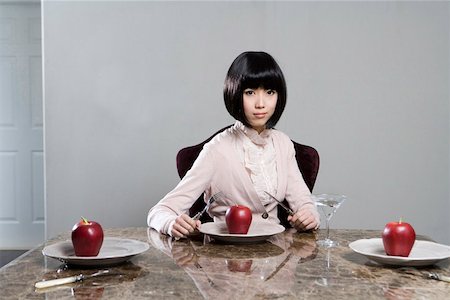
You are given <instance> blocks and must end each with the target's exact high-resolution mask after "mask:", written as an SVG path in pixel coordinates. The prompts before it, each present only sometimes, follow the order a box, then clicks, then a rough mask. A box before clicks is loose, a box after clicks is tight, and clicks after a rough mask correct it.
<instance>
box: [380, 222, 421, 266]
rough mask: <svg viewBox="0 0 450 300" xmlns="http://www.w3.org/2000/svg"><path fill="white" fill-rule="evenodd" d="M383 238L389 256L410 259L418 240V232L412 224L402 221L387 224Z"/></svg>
mask: <svg viewBox="0 0 450 300" xmlns="http://www.w3.org/2000/svg"><path fill="white" fill-rule="evenodd" d="M382 237H383V245H384V250H385V251H386V254H387V255H395V256H404V257H408V256H409V253H410V252H411V249H412V247H413V245H414V242H415V240H416V232H415V231H414V228H412V226H411V225H410V224H408V223H405V222H402V220H400V221H399V222H390V223H387V224H386V226H385V227H384V231H383V234H382Z"/></svg>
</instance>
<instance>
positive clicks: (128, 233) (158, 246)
mask: <svg viewBox="0 0 450 300" xmlns="http://www.w3.org/2000/svg"><path fill="white" fill-rule="evenodd" d="M322 234H323V232H319V234H318V236H319V237H320V236H321V235H322ZM379 235H380V232H378V231H367V230H332V231H331V236H332V237H333V238H335V239H337V240H339V242H340V246H339V247H337V248H331V249H326V248H321V247H318V246H316V239H317V238H318V236H316V234H313V233H302V234H299V233H296V232H295V231H286V232H284V233H282V234H279V235H277V236H274V237H272V238H271V240H270V242H264V243H259V244H252V245H226V244H218V243H215V242H214V241H209V240H208V239H207V238H206V239H203V238H202V237H198V238H197V239H195V240H179V241H172V240H171V239H167V238H166V237H165V236H161V235H159V234H158V233H156V232H154V231H153V230H148V229H147V228H123V229H108V230H105V236H109V237H121V238H130V239H136V240H140V241H144V242H149V243H150V245H151V247H150V249H149V250H148V251H146V252H145V253H142V254H140V255H138V256H135V257H133V258H132V259H131V260H130V261H129V262H126V263H124V264H120V265H116V266H110V267H108V268H109V269H110V270H111V271H112V272H113V273H114V274H116V275H112V276H106V277H97V278H95V279H88V280H86V281H84V282H79V283H75V284H69V285H64V286H59V287H54V288H50V289H47V290H35V288H34V283H35V282H36V281H40V280H43V279H52V278H60V277H66V276H71V275H75V274H80V273H83V274H91V273H94V272H95V271H96V270H98V269H97V268H91V269H87V268H85V269H83V268H76V267H70V266H69V267H67V266H65V265H64V264H61V262H59V261H57V260H55V259H52V258H45V257H44V256H43V255H42V253H41V251H42V249H43V247H44V246H45V245H42V246H40V247H38V248H36V249H34V250H32V251H29V252H28V253H27V254H25V255H23V256H21V257H20V258H19V259H16V260H14V261H12V262H11V263H9V264H8V265H6V266H5V267H3V268H1V269H0V298H1V299H144V298H145V299H148V298H150V299H180V298H181V299H201V298H205V299H334V300H337V299H363V298H364V299H449V298H450V283H446V282H441V281H436V280H431V279H426V278H424V277H423V276H421V275H420V273H419V272H426V271H435V272H439V273H441V274H442V275H446V276H450V266H449V261H448V260H445V261H441V262H439V263H438V264H436V265H434V266H429V267H425V268H420V269H410V270H408V272H405V270H404V269H402V268H399V267H387V266H382V265H379V264H377V263H375V262H371V261H369V260H368V259H366V258H365V257H364V256H362V255H359V254H357V253H354V252H353V251H352V250H351V249H350V248H349V247H348V244H349V242H352V241H354V240H358V239H361V238H372V237H379ZM66 239H69V233H67V234H64V235H62V236H60V237H58V238H57V239H53V240H50V241H48V242H47V243H46V245H49V244H52V243H55V242H57V241H60V240H66ZM100 269H103V268H100Z"/></svg>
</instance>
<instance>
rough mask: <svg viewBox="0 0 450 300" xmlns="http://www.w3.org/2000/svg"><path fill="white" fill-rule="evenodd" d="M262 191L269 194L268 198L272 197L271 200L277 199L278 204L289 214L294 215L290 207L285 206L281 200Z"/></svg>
mask: <svg viewBox="0 0 450 300" xmlns="http://www.w3.org/2000/svg"><path fill="white" fill-rule="evenodd" d="M264 193H266V194H267V195H269V197H270V198H272V199H273V200H275V201H277V202H278V204H279V205H280V206H281V207H282V208H283V209H284V210H285V211H287V213H288V214H289V215H290V216H293V215H294V211H293V210H292V209H290V208H289V207H287V206H286V205H284V204H283V202H281V201H280V200H278V199H277V198H275V197H274V196H272V195H271V194H269V193H268V192H266V191H264Z"/></svg>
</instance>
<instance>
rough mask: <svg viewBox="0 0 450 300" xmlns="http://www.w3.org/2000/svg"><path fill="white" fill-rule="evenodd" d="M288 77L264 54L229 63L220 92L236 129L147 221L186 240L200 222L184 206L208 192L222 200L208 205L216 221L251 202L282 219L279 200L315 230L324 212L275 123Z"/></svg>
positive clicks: (206, 152) (294, 219) (295, 222)
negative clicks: (284, 202)
mask: <svg viewBox="0 0 450 300" xmlns="http://www.w3.org/2000/svg"><path fill="white" fill-rule="evenodd" d="M286 94H287V93H286V82H285V79H284V75H283V73H282V71H281V69H280V67H279V65H278V64H277V62H276V61H275V60H274V58H273V57H272V56H271V55H269V54H268V53H265V52H244V53H242V54H240V55H239V56H238V57H237V58H236V59H235V60H234V61H233V63H232V64H231V66H230V68H229V70H228V73H227V76H226V78H225V85H224V90H223V95H224V100H225V107H226V108H227V110H228V112H229V113H230V114H231V116H233V118H235V119H236V122H235V124H234V125H233V126H231V127H230V128H228V129H226V130H225V131H223V132H221V133H219V134H217V135H216V136H215V137H214V138H213V139H212V140H211V141H210V142H208V143H207V144H205V146H204V147H203V149H202V151H201V153H200V155H199V156H198V158H197V160H196V161H195V162H194V164H193V166H192V168H191V169H190V170H189V171H188V172H187V173H186V175H185V176H184V177H183V179H182V180H181V181H180V182H179V184H178V185H177V186H176V187H175V188H174V189H173V190H172V191H171V192H169V193H168V194H167V195H166V196H165V197H164V198H163V199H162V200H160V201H159V202H158V203H157V204H156V205H155V206H154V207H153V208H151V209H150V211H149V213H148V217H147V223H148V226H150V227H152V228H154V229H156V230H157V231H159V232H161V233H164V234H168V235H171V236H173V237H176V238H184V237H187V236H189V235H190V234H192V233H194V232H195V230H196V229H199V228H200V226H201V223H200V221H198V220H193V219H192V218H191V217H189V216H188V215H187V213H186V212H187V211H188V210H189V208H190V207H191V206H192V205H193V204H194V202H195V201H196V200H197V199H198V197H199V196H200V195H201V194H202V193H204V197H205V199H209V198H210V197H211V196H212V195H215V194H216V193H218V192H221V193H223V195H225V197H218V198H217V199H216V201H215V202H213V203H212V204H211V206H210V208H209V211H208V213H209V215H211V216H212V217H213V218H214V221H225V212H226V210H227V209H228V207H230V206H232V205H235V204H240V205H245V206H247V207H249V208H250V209H251V211H252V214H253V222H255V221H259V220H263V219H266V220H268V221H271V222H274V223H279V220H278V217H277V202H276V201H275V200H273V199H271V197H270V196H269V195H267V194H266V193H265V192H268V193H269V194H271V195H273V196H275V197H276V198H277V199H280V200H282V199H286V200H287V202H288V203H289V206H290V207H291V209H292V210H293V211H294V212H295V214H294V215H292V216H289V217H288V221H289V222H290V224H291V225H292V226H293V227H294V228H295V229H297V230H298V231H305V230H310V229H316V228H318V226H319V220H320V219H319V214H318V212H317V209H316V206H315V204H314V202H313V200H312V199H311V194H310V191H309V189H308V187H307V186H306V184H305V182H304V180H303V177H302V175H301V173H300V171H299V168H298V165H297V161H296V159H295V150H294V146H293V143H292V141H291V140H290V138H289V137H288V136H287V135H286V134H284V133H282V132H281V131H279V130H275V129H274V128H273V127H274V126H275V124H276V123H277V122H278V120H279V119H280V117H281V115H282V113H283V110H284V107H285V105H286Z"/></svg>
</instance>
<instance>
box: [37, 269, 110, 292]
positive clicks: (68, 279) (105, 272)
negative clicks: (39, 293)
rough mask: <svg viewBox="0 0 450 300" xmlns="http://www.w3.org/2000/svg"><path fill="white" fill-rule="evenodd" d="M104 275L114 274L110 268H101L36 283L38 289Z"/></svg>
mask: <svg viewBox="0 0 450 300" xmlns="http://www.w3.org/2000/svg"><path fill="white" fill-rule="evenodd" d="M102 275H112V274H111V273H110V271H109V270H101V271H98V272H96V273H94V274H91V275H83V274H80V275H75V276H70V277H65V278H58V279H50V280H44V281H39V282H36V284H35V285H34V286H35V287H36V288H38V289H43V288H48V287H52V286H56V285H62V284H68V283H74V282H78V281H83V280H85V279H88V278H92V277H97V276H102Z"/></svg>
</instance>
